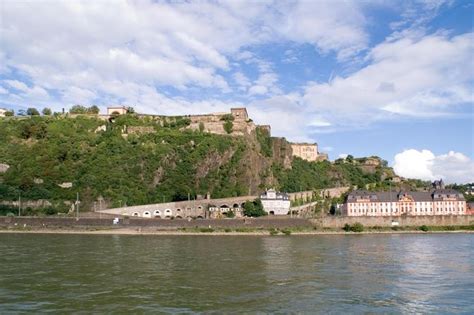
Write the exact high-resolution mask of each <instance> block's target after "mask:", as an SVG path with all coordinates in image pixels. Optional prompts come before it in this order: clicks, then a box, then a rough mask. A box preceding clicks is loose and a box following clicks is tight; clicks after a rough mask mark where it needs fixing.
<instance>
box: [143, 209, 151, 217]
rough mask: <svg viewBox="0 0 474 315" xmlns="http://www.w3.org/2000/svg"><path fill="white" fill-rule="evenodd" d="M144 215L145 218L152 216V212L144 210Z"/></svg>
mask: <svg viewBox="0 0 474 315" xmlns="http://www.w3.org/2000/svg"><path fill="white" fill-rule="evenodd" d="M142 216H143V217H144V218H151V212H150V211H144V212H143V215H142Z"/></svg>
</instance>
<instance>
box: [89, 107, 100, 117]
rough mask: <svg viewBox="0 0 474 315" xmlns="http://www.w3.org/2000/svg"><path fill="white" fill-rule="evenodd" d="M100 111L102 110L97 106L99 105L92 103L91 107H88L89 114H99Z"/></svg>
mask: <svg viewBox="0 0 474 315" xmlns="http://www.w3.org/2000/svg"><path fill="white" fill-rule="evenodd" d="M99 112H100V110H99V107H97V105H92V106H91V107H89V108H88V109H87V113H88V114H94V115H97V114H99Z"/></svg>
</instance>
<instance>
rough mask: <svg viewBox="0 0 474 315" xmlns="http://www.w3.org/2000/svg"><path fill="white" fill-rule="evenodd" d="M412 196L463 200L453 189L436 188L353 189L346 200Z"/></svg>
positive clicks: (431, 199) (418, 198) (374, 200)
mask: <svg viewBox="0 0 474 315" xmlns="http://www.w3.org/2000/svg"><path fill="white" fill-rule="evenodd" d="M404 195H406V196H408V197H411V198H413V200H414V201H418V202H423V201H436V200H442V199H443V198H456V200H460V201H461V200H464V196H463V194H461V193H460V192H458V191H456V190H454V189H436V190H432V191H392V192H390V191H382V192H372V191H367V190H354V191H352V192H351V193H349V195H348V196H347V202H356V201H357V199H369V200H370V201H371V202H396V201H398V200H399V199H400V197H402V196H404Z"/></svg>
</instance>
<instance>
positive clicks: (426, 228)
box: [419, 224, 429, 232]
mask: <svg viewBox="0 0 474 315" xmlns="http://www.w3.org/2000/svg"><path fill="white" fill-rule="evenodd" d="M419 229H420V230H421V231H423V232H428V231H429V228H428V227H427V226H426V225H424V224H423V225H422V226H420V228H419Z"/></svg>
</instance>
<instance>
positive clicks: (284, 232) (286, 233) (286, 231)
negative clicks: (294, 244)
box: [281, 229, 291, 235]
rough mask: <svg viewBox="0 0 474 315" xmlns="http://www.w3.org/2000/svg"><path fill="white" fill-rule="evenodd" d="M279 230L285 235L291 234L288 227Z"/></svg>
mask: <svg viewBox="0 0 474 315" xmlns="http://www.w3.org/2000/svg"><path fill="white" fill-rule="evenodd" d="M281 232H282V233H283V234H285V235H291V230H289V229H284V230H282V231H281Z"/></svg>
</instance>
